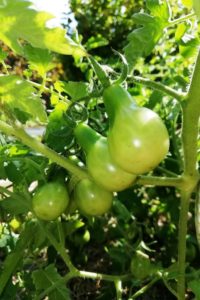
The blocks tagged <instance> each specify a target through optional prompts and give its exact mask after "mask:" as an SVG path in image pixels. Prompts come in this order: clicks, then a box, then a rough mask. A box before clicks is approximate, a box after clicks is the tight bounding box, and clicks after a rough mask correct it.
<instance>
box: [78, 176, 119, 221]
mask: <svg viewBox="0 0 200 300" xmlns="http://www.w3.org/2000/svg"><path fill="white" fill-rule="evenodd" d="M74 199H75V201H76V204H77V207H78V209H79V210H80V212H82V213H83V214H84V215H88V216H100V215H103V214H105V213H106V212H108V211H109V210H110V208H111V206H112V201H113V195H112V193H111V192H109V191H106V190H104V189H103V188H101V187H100V186H98V185H97V184H96V183H95V182H93V181H92V180H90V179H83V180H81V181H79V183H78V184H77V185H76V186H75V189H74Z"/></svg>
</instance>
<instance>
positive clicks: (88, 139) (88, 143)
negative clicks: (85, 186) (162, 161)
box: [75, 123, 136, 192]
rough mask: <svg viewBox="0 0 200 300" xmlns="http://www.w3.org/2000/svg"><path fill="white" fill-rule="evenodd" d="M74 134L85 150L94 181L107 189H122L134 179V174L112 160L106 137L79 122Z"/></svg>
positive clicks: (87, 163)
mask: <svg viewBox="0 0 200 300" xmlns="http://www.w3.org/2000/svg"><path fill="white" fill-rule="evenodd" d="M75 135H76V138H77V140H78V141H79V143H80V144H81V146H82V147H83V149H84V150H85V151H86V166H87V168H88V171H89V173H90V175H91V176H92V178H93V179H94V181H95V182H96V183H97V184H98V185H100V186H102V187H103V188H105V189H106V190H108V191H112V192H113V191H122V190H124V189H125V188H127V187H129V186H130V185H131V184H132V183H133V182H134V181H135V179H136V175H133V174H131V173H128V172H126V171H124V170H123V169H121V168H120V167H119V166H118V165H116V163H115V162H114V161H113V159H112V157H111V155H110V152H109V149H108V143H107V139H106V138H105V137H103V136H101V135H100V134H98V133H96V131H94V130H93V129H92V128H90V127H89V126H88V125H86V124H83V123H82V124H79V125H78V126H77V128H76V130H75Z"/></svg>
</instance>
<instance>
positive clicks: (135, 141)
mask: <svg viewBox="0 0 200 300" xmlns="http://www.w3.org/2000/svg"><path fill="white" fill-rule="evenodd" d="M104 102H105V106H106V109H107V112H108V116H109V119H110V129H109V133H108V146H109V150H110V154H111V156H112V158H113V159H114V161H115V162H116V163H117V164H118V165H119V166H120V167H121V168H122V169H124V170H125V171H127V172H130V173H133V174H143V173H146V172H148V171H151V170H153V169H154V168H155V167H156V166H157V165H158V164H159V163H160V162H161V161H162V160H163V159H164V157H165V155H166V154H167V152H168V150H169V135H168V132H167V129H166V127H165V125H164V123H163V121H162V120H161V119H160V117H159V116H158V115H157V114H156V113H155V112H153V111H152V110H150V109H148V108H145V107H138V106H136V104H135V103H134V101H133V99H132V97H131V96H130V95H129V94H128V92H127V91H126V90H124V89H123V88H122V87H120V86H110V87H108V88H107V89H106V90H105V91H104Z"/></svg>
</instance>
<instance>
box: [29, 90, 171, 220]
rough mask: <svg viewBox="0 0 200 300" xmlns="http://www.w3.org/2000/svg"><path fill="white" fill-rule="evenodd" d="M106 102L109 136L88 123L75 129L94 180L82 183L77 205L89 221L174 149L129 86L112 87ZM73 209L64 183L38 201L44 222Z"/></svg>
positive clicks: (43, 190)
mask: <svg viewBox="0 0 200 300" xmlns="http://www.w3.org/2000/svg"><path fill="white" fill-rule="evenodd" d="M103 100H104V104H105V107H106V111H107V114H108V117H109V131H108V136H107V137H103V136H102V135H100V134H99V133H97V132H96V131H95V130H93V129H92V128H91V127H89V126H88V125H86V124H84V123H80V124H78V125H77V127H76V128H75V130H74V134H75V137H76V139H77V141H78V143H79V144H80V146H81V147H82V148H83V150H84V151H85V154H86V167H87V170H88V173H89V176H90V177H89V178H88V179H83V180H81V181H79V182H78V183H77V185H76V186H75V188H74V192H73V198H74V200H73V202H74V203H75V205H76V206H77V208H78V209H79V210H80V212H82V213H83V214H85V215H88V216H98V215H102V214H104V213H106V212H107V211H109V209H110V207H111V206H112V199H113V192H118V191H122V190H124V189H126V188H128V187H130V186H131V184H133V183H134V181H135V180H136V178H137V176H138V175H139V174H143V173H146V172H149V171H151V170H153V169H154V168H155V167H156V166H157V165H158V164H159V163H160V162H161V161H162V160H163V158H164V157H165V155H166V154H167V152H168V149H169V136H168V132H167V129H166V127H165V125H164V123H163V122H162V120H161V119H160V117H159V116H158V115H157V114H156V113H155V112H153V111H152V110H150V109H147V108H144V107H138V106H137V105H136V103H135V102H134V100H133V98H132V97H131V95H130V94H129V93H128V92H127V91H126V90H125V89H124V88H123V87H121V86H120V85H111V86H109V87H107V88H106V89H105V90H104V94H103ZM68 204H69V196H68V193H67V190H66V187H64V186H63V185H62V184H60V183H58V182H54V183H48V184H46V185H44V186H43V187H42V188H41V189H39V190H38V191H37V192H36V193H35V195H34V197H33V210H34V212H35V214H36V215H37V216H38V217H39V218H41V219H44V220H53V219H55V218H57V217H58V216H59V215H60V214H61V213H62V212H64V211H65V209H66V207H67V206H68ZM70 205H71V204H70ZM70 205H69V206H70Z"/></svg>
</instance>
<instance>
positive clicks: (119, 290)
mask: <svg viewBox="0 0 200 300" xmlns="http://www.w3.org/2000/svg"><path fill="white" fill-rule="evenodd" d="M115 288H116V296H117V300H122V282H121V280H115Z"/></svg>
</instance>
